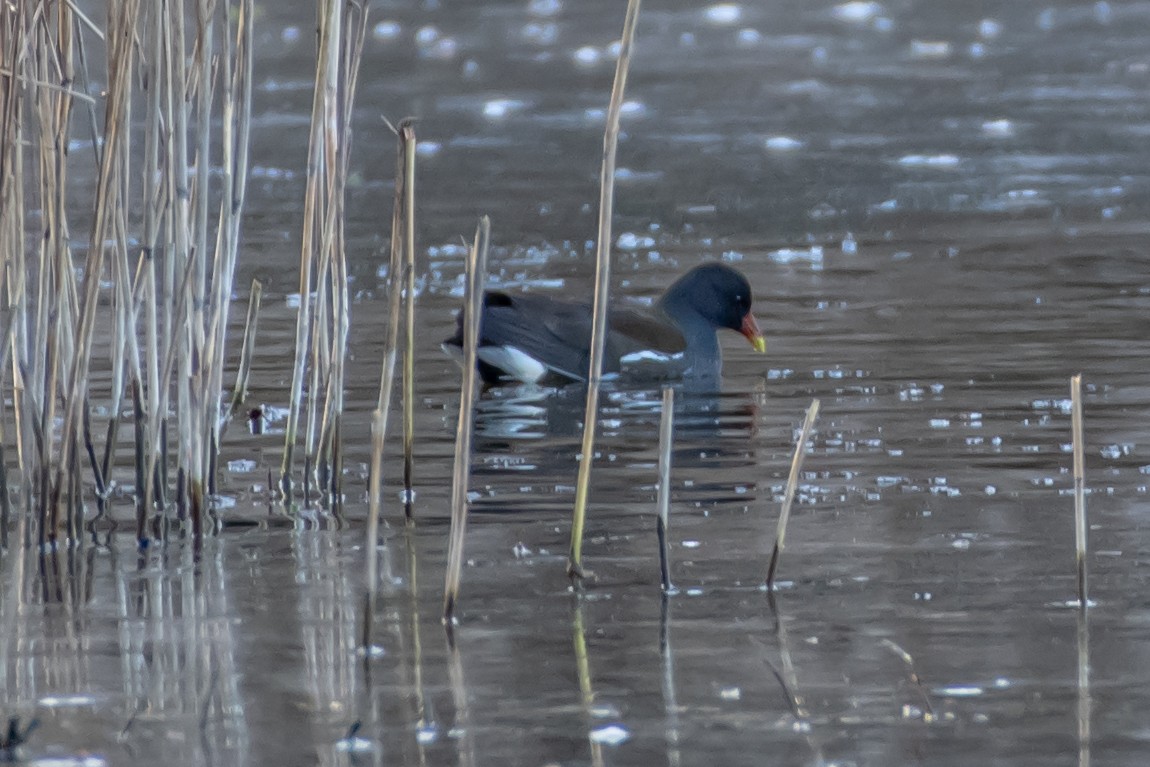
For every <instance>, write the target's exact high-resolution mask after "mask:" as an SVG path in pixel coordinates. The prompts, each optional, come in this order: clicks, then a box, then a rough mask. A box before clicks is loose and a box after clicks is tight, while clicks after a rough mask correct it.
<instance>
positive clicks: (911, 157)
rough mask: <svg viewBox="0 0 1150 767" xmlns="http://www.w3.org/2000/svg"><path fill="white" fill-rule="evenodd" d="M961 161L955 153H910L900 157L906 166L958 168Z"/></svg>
mask: <svg viewBox="0 0 1150 767" xmlns="http://www.w3.org/2000/svg"><path fill="white" fill-rule="evenodd" d="M961 162H962V160H961V159H960V158H959V157H958V155H953V154H908V155H903V156H902V157H900V158H899V159H898V164H899V165H901V166H903V167H904V168H957V167H958V166H959V164H960V163H961Z"/></svg>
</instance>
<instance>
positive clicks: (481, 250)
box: [443, 216, 491, 627]
mask: <svg viewBox="0 0 1150 767" xmlns="http://www.w3.org/2000/svg"><path fill="white" fill-rule="evenodd" d="M490 240H491V219H489V218H488V217H487V216H484V217H483V218H481V219H479V227H478V228H477V229H476V230H475V242H474V244H473V245H472V246H471V250H470V251H468V253H467V287H466V288H465V290H466V294H465V296H464V310H463V311H464V315H463V360H464V362H463V391H462V392H461V393H460V397H459V424H458V428H457V429H456V431H455V469H454V471H453V472H452V483H451V532H450V534H449V537H448V544H447V575H446V578H445V580H444V583H443V622H444V623H445V624H446V625H447V626H448V627H450V626H451V624H452V622H453V621H454V620H455V604H456V601H457V600H458V599H459V582H460V579H461V578H462V576H463V536H464V535H465V534H466V532H467V485H468V480H469V478H470V476H471V429H472V426H473V423H474V421H475V384H476V376H475V366H476V363H477V361H478V360H477V355H476V350H477V349H478V347H479V319H480V315H481V312H482V310H483V281H484V277H485V275H486V273H487V246H488V243H489V242H490Z"/></svg>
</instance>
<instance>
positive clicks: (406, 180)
mask: <svg viewBox="0 0 1150 767" xmlns="http://www.w3.org/2000/svg"><path fill="white" fill-rule="evenodd" d="M399 145H400V151H401V157H402V158H403V182H402V186H401V189H402V196H401V198H400V199H401V200H402V211H403V213H402V215H403V227H402V230H401V231H402V232H403V256H404V263H405V270H406V278H405V279H404V289H403V296H404V323H403V327H404V338H405V340H404V343H403V515H404V518H405V519H406V520H407V521H408V523H410V522H411V521H412V520H413V519H414V517H413V514H414V511H415V510H414V504H415V494H414V490H413V489H412V469H413V461H414V451H415V147H416V140H415V122H414V121H413V120H411V119H407V120H404V121H403V122H401V123H400V124H399ZM396 194H397V196H399V194H400V193H399V191H398V190H397V192H396Z"/></svg>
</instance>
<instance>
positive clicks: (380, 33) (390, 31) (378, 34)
mask: <svg viewBox="0 0 1150 767" xmlns="http://www.w3.org/2000/svg"><path fill="white" fill-rule="evenodd" d="M402 30H403V28H402V27H401V26H400V25H399V22H398V21H390V20H384V21H377V22H376V23H375V26H374V27H372V28H371V36H372V37H373V38H375V39H376V40H394V39H396V38H397V37H399V34H400V32H401V31H402Z"/></svg>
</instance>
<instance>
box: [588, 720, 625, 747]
mask: <svg viewBox="0 0 1150 767" xmlns="http://www.w3.org/2000/svg"><path fill="white" fill-rule="evenodd" d="M630 738H631V733H630V732H629V731H628V730H627V728H625V727H621V726H619V725H617V724H609V725H607V726H606V727H598V728H596V729H594V730H591V735H590V740H591V742H592V743H601V744H603V745H605V746H620V745H622V744H624V743H626V742H627V741H628V740H630Z"/></svg>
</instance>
